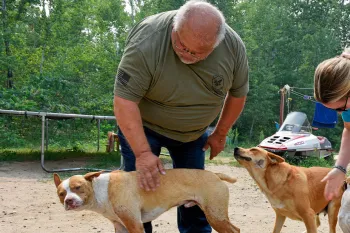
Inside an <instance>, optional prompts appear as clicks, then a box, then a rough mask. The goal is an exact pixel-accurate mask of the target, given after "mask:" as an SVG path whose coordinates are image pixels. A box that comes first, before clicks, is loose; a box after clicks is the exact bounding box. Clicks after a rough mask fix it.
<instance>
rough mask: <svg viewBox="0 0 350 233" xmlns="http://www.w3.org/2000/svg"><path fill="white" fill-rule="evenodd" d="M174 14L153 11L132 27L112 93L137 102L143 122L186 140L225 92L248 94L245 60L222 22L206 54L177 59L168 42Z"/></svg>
mask: <svg viewBox="0 0 350 233" xmlns="http://www.w3.org/2000/svg"><path fill="white" fill-rule="evenodd" d="M175 14H176V11H169V12H164V13H160V14H157V15H153V16H150V17H148V18H145V19H144V20H143V21H141V22H139V23H138V24H137V25H135V26H134V27H133V28H132V30H131V32H130V34H129V36H128V38H127V41H126V47H125V51H124V54H123V57H122V60H121V62H120V64H119V67H118V74H117V76H116V81H115V89H114V94H115V95H116V96H119V97H121V98H124V99H127V100H131V101H135V102H139V108H140V112H141V117H142V121H143V124H144V126H145V127H147V128H149V129H151V130H153V131H155V132H157V133H159V134H161V135H164V136H166V137H168V138H171V139H174V140H178V141H182V142H189V141H193V140H196V139H197V138H198V137H200V136H201V135H202V134H203V133H204V132H205V130H206V128H207V127H208V126H209V124H210V123H212V122H213V121H214V120H215V118H216V117H217V116H218V114H219V113H220V110H221V108H222V105H223V102H224V100H225V97H226V94H227V93H229V94H230V95H232V96H234V97H243V96H246V95H247V93H248V89H249V84H248V61H247V57H246V52H245V47H244V44H243V42H242V40H241V39H240V37H239V36H238V35H237V34H236V32H235V31H234V30H232V29H231V28H230V27H229V26H228V25H226V35H225V39H224V40H223V41H222V42H221V43H220V44H219V45H218V46H217V47H216V48H215V49H214V51H213V52H212V53H211V54H210V55H209V56H208V57H207V58H206V59H205V60H203V61H199V62H197V63H195V64H191V65H186V64H184V63H182V62H181V60H180V59H179V58H178V56H177V55H176V53H175V52H174V50H173V48H172V43H171V30H172V21H173V17H174V15H175Z"/></svg>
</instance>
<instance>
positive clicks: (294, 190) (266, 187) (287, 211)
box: [234, 147, 345, 233]
mask: <svg viewBox="0 0 350 233" xmlns="http://www.w3.org/2000/svg"><path fill="white" fill-rule="evenodd" d="M234 157H235V158H236V160H237V161H238V162H239V163H240V164H241V165H242V166H243V167H245V168H246V169H247V170H248V172H249V174H250V176H251V177H252V178H253V179H254V180H255V182H256V183H257V185H258V186H259V188H260V190H261V191H262V192H263V193H264V194H265V196H266V197H267V199H268V201H269V202H270V204H271V206H272V208H273V209H274V210H275V213H276V220H275V226H274V229H273V233H279V232H281V229H282V227H283V224H284V221H285V220H286V218H287V217H288V218H290V219H293V220H300V221H303V222H304V224H305V226H306V229H307V233H316V232H317V227H318V226H319V225H320V220H319V216H318V214H319V213H321V212H326V213H328V223H329V232H330V233H335V232H336V225H337V216H338V211H339V208H340V202H341V196H340V197H338V198H334V199H333V200H332V201H327V200H326V199H325V198H324V195H323V193H324V188H325V185H326V183H325V182H321V180H322V178H323V177H325V176H326V175H327V173H328V172H329V171H330V170H331V169H330V168H323V167H311V168H304V167H297V166H292V165H290V164H288V163H286V162H285V161H284V159H283V158H282V157H280V156H278V155H275V154H273V153H270V152H268V151H266V150H264V149H262V148H259V147H254V148H250V149H243V148H235V150H234ZM344 179H345V176H344ZM342 193H343V189H342V190H341V191H340V194H342Z"/></svg>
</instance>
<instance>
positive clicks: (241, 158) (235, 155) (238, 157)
mask: <svg viewBox="0 0 350 233" xmlns="http://www.w3.org/2000/svg"><path fill="white" fill-rule="evenodd" d="M233 156H234V157H235V159H237V160H245V161H248V162H249V161H252V158H250V157H245V156H242V155H240V154H237V153H234V154H233Z"/></svg>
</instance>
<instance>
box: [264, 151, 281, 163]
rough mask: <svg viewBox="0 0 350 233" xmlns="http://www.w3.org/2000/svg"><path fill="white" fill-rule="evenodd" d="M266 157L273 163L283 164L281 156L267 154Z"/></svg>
mask: <svg viewBox="0 0 350 233" xmlns="http://www.w3.org/2000/svg"><path fill="white" fill-rule="evenodd" d="M267 155H268V156H269V157H270V159H271V160H272V162H273V163H283V162H284V158H282V157H281V156H278V155H275V154H274V153H271V152H267Z"/></svg>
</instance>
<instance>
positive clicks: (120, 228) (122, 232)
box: [113, 221, 128, 233]
mask: <svg viewBox="0 0 350 233" xmlns="http://www.w3.org/2000/svg"><path fill="white" fill-rule="evenodd" d="M113 225H114V230H115V233H128V230H126V228H125V227H124V225H123V224H121V223H120V222H118V221H113Z"/></svg>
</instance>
